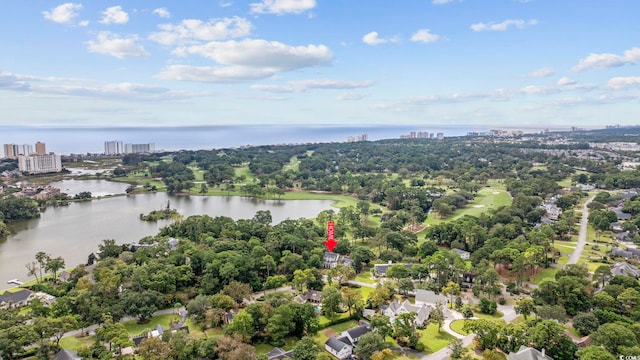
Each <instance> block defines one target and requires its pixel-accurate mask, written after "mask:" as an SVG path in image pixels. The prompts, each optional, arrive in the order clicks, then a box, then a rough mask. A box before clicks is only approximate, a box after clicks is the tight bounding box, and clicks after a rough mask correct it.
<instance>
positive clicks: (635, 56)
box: [571, 47, 640, 72]
mask: <svg viewBox="0 0 640 360" xmlns="http://www.w3.org/2000/svg"><path fill="white" fill-rule="evenodd" d="M638 63H640V48H638V47H634V48H631V49H629V50H626V51H625V52H624V53H623V54H622V55H616V54H609V53H604V54H593V53H592V54H589V55H588V56H587V57H585V58H584V59H581V60H580V62H578V65H576V66H574V67H573V68H572V69H571V70H573V71H575V72H580V71H584V70H590V69H606V68H611V67H618V66H623V65H635V64H638Z"/></svg>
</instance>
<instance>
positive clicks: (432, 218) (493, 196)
mask: <svg viewBox="0 0 640 360" xmlns="http://www.w3.org/2000/svg"><path fill="white" fill-rule="evenodd" d="M511 202H512V199H511V195H510V194H509V193H508V192H507V191H506V188H505V187H504V186H503V185H498V184H495V185H493V186H490V187H485V188H482V189H480V191H478V193H477V194H476V197H475V198H474V199H473V201H471V202H470V203H469V204H468V205H467V206H465V207H464V208H462V209H458V210H456V211H455V212H454V213H453V215H451V216H449V217H447V218H446V219H440V218H436V214H435V213H431V214H429V217H428V218H427V220H426V222H425V223H426V224H432V225H435V224H439V223H441V222H443V221H450V220H455V219H458V218H461V217H463V216H465V215H471V216H478V215H480V214H482V213H483V212H486V211H487V210H490V209H495V208H499V207H501V206H509V205H511Z"/></svg>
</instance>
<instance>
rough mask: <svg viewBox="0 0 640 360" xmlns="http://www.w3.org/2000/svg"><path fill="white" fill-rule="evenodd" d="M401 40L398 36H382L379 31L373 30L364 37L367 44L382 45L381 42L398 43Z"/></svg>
mask: <svg viewBox="0 0 640 360" xmlns="http://www.w3.org/2000/svg"><path fill="white" fill-rule="evenodd" d="M398 41H399V39H398V38H397V37H392V38H381V37H380V36H379V35H378V32H377V31H372V32H370V33H368V34H366V35H365V36H363V37H362V42H363V43H365V44H367V45H372V46H373V45H380V44H386V43H397V42H398Z"/></svg>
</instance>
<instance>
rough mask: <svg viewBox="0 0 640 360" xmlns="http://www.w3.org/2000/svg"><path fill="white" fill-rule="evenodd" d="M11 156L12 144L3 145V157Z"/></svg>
mask: <svg viewBox="0 0 640 360" xmlns="http://www.w3.org/2000/svg"><path fill="white" fill-rule="evenodd" d="M14 156H15V155H13V145H12V144H4V157H7V158H12V157H14Z"/></svg>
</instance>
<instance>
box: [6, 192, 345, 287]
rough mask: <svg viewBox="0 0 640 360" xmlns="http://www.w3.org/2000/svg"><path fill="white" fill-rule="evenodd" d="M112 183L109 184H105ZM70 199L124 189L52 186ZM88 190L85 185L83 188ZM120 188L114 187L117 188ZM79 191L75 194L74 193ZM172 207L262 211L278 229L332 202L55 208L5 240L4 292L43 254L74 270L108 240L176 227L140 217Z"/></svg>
mask: <svg viewBox="0 0 640 360" xmlns="http://www.w3.org/2000/svg"><path fill="white" fill-rule="evenodd" d="M105 183H106V184H105ZM52 185H54V186H56V187H58V188H60V189H62V191H63V192H66V191H65V190H69V192H70V195H71V194H72V193H74V192H75V191H76V190H78V189H80V188H82V189H83V190H82V191H91V192H92V193H94V192H95V194H94V196H96V195H98V194H100V196H104V195H108V194H113V192H114V191H116V192H118V191H120V192H124V188H126V184H124V185H125V186H124V188H123V189H122V190H120V188H122V185H123V184H118V183H109V182H107V181H103V180H101V181H99V182H87V183H85V182H84V181H76V180H64V181H63V182H61V183H59V184H52ZM80 185H82V186H80ZM112 186H114V187H112ZM72 189H73V191H70V190H72ZM167 201H169V202H170V206H171V207H172V208H175V209H177V210H178V212H179V213H180V214H181V215H182V216H184V217H187V216H191V215H204V214H206V215H209V216H211V217H215V216H228V217H231V218H233V219H236V220H237V219H248V218H252V217H253V216H254V215H255V213H256V212H257V211H259V210H269V211H270V212H271V215H272V218H273V224H277V223H279V222H281V221H282V220H285V219H298V218H314V217H316V216H317V215H318V213H320V212H321V211H323V210H328V209H331V208H332V204H333V201H331V200H286V201H284V200H260V199H252V198H246V197H226V196H198V195H191V196H180V195H175V196H174V195H169V194H167V193H150V194H138V195H122V196H116V197H110V198H103V199H98V200H92V201H86V202H74V203H71V204H70V205H69V206H62V207H56V208H54V207H49V208H47V209H46V210H45V211H44V212H42V214H41V216H40V218H37V219H32V220H29V221H24V222H20V223H16V224H11V226H10V229H11V231H12V232H13V233H12V234H11V235H9V236H8V237H7V238H6V239H5V240H0V290H4V289H7V288H10V287H12V285H10V284H7V283H6V282H7V281H8V280H10V279H19V280H21V281H26V280H31V279H28V278H27V269H26V267H25V264H27V263H28V262H31V261H35V259H34V256H35V254H36V253H37V252H38V251H44V252H45V253H48V254H51V255H52V256H54V257H56V256H62V257H63V258H64V259H65V262H66V267H67V268H71V267H74V266H76V265H77V264H80V263H85V262H86V261H87V256H88V255H89V254H90V253H92V252H97V251H98V245H99V244H100V243H101V242H102V240H104V239H114V240H116V242H117V243H133V242H137V241H138V240H140V239H141V238H143V237H145V236H149V235H155V234H157V232H158V230H159V229H160V228H161V227H163V226H166V225H168V224H170V222H171V221H170V220H161V221H158V222H146V221H141V220H140V219H139V216H140V214H143V213H144V214H146V213H149V212H150V211H152V210H159V209H162V208H164V207H165V206H166V205H167Z"/></svg>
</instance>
